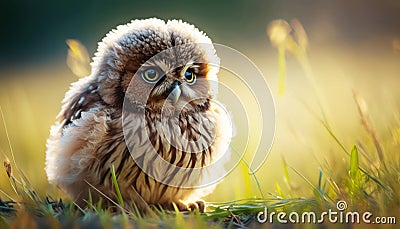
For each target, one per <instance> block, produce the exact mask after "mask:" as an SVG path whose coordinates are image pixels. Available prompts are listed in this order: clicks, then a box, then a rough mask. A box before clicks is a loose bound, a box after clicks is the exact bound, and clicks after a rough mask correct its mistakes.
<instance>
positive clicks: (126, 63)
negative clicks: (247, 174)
mask: <svg viewBox="0 0 400 229" xmlns="http://www.w3.org/2000/svg"><path fill="white" fill-rule="evenodd" d="M204 44H205V45H204ZM218 64H219V59H218V57H217V56H216V53H215V50H214V48H213V46H212V43H211V40H210V39H209V38H208V37H207V36H206V35H205V34H204V33H203V32H200V31H199V30H198V29H196V28H195V27H194V26H193V25H189V24H187V23H184V22H182V21H177V20H171V21H168V22H164V21H162V20H159V19H146V20H134V21H131V22H130V23H128V24H126V25H121V26H118V27H117V28H116V29H115V30H112V31H111V32H110V33H108V34H107V35H106V37H105V38H104V39H103V40H102V42H100V43H99V47H98V51H97V53H96V55H95V57H94V59H93V63H92V72H91V75H89V76H87V77H85V78H82V79H80V80H79V81H77V82H75V83H73V84H72V86H71V88H70V90H69V91H68V92H67V94H66V96H65V98H64V100H63V106H62V109H61V112H60V114H59V115H58V120H57V122H56V124H55V125H53V126H52V127H51V133H50V137H49V139H48V142H47V148H48V149H47V153H46V172H47V176H48V179H49V180H50V181H51V182H53V183H55V184H56V185H58V186H59V187H60V188H61V189H62V190H64V191H66V192H67V193H68V194H69V195H71V196H72V197H73V198H74V199H75V200H76V201H77V202H78V203H79V204H82V205H84V203H85V201H84V200H85V199H87V198H88V194H89V189H91V190H90V192H91V195H92V196H93V198H94V200H95V201H96V200H97V199H98V198H100V197H101V194H100V193H99V192H98V191H101V192H102V193H104V194H105V195H107V196H108V197H110V198H111V199H113V200H117V197H116V192H115V190H114V185H113V184H112V179H111V172H110V167H111V165H114V167H115V171H116V176H117V181H118V184H119V187H120V189H121V192H122V196H123V198H124V200H125V203H126V206H132V205H133V204H134V203H135V204H136V205H138V206H139V207H140V208H141V209H143V210H144V209H145V207H146V205H147V204H155V205H160V206H162V207H165V208H171V206H172V203H176V204H177V206H178V207H179V208H180V209H181V210H190V209H193V208H194V207H199V208H200V210H203V208H204V207H203V204H202V203H201V202H197V204H196V201H197V200H199V198H201V197H202V196H204V195H206V194H208V193H209V192H210V191H212V190H213V189H214V187H215V184H213V185H211V186H207V187H202V188H196V187H197V186H205V184H207V183H209V182H211V180H213V179H214V178H215V177H222V175H223V173H224V172H225V171H224V168H223V167H222V166H209V165H212V164H213V163H215V162H216V161H224V160H226V159H227V158H228V154H225V153H226V152H227V149H228V145H229V141H230V138H231V133H232V131H231V129H230V127H231V124H230V122H229V118H228V117H227V116H226V115H225V113H224V112H222V111H221V109H220V108H219V107H217V106H215V103H213V102H212V99H213V98H215V96H216V93H217V72H218ZM155 78H157V80H154V82H153V81H152V80H153V79H155ZM192 79H193V80H192ZM171 95H173V96H174V99H171ZM124 116H125V117H124ZM123 118H125V119H126V120H123ZM153 152H154V153H153ZM154 155H156V156H157V155H158V157H154ZM221 158H222V159H221ZM134 159H135V160H134ZM160 160H163V161H166V162H168V163H170V164H171V165H174V166H176V168H196V169H197V170H196V171H195V172H194V173H186V174H184V175H181V176H180V175H179V174H178V173H177V172H176V171H175V170H174V169H173V168H172V167H168V166H167V167H165V166H161V161H160ZM145 170H146V171H145ZM157 174H158V176H159V175H160V174H161V176H165V177H166V178H167V179H169V180H168V182H167V181H165V180H164V181H162V180H159V179H157V177H155V176H154V175H156V176H157ZM214 183H215V182H214ZM89 184H90V185H89ZM177 184H178V185H177ZM91 186H93V187H96V189H98V191H97V190H93V188H91Z"/></svg>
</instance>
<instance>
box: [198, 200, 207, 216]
mask: <svg viewBox="0 0 400 229" xmlns="http://www.w3.org/2000/svg"><path fill="white" fill-rule="evenodd" d="M196 204H197V206H198V207H199V212H200V213H204V211H205V210H206V203H205V202H204V201H203V200H198V201H196Z"/></svg>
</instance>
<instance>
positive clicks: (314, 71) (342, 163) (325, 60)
mask: <svg viewBox="0 0 400 229" xmlns="http://www.w3.org/2000/svg"><path fill="white" fill-rule="evenodd" d="M297 32H298V31H297ZM270 35H271V34H270ZM294 35H295V34H290V35H288V37H285V41H284V42H283V43H282V41H280V43H279V42H278V43H274V40H273V39H272V40H271V41H269V40H268V39H267V36H266V39H265V44H264V45H261V46H260V47H256V48H255V47H251V46H248V47H246V48H242V49H239V51H241V52H243V53H244V54H245V55H247V56H248V57H249V58H250V59H251V60H253V61H254V63H255V64H256V65H257V66H258V67H259V68H260V70H261V71H262V72H263V74H264V75H265V79H266V81H267V82H268V84H269V86H270V88H271V90H272V94H273V96H274V101H275V116H276V132H275V139H274V144H273V146H272V149H271V152H270V154H269V156H268V158H267V159H266V161H265V162H264V164H263V166H262V167H261V168H260V169H259V170H258V171H257V172H256V173H255V174H250V173H249V168H248V164H249V161H251V158H252V155H253V153H254V148H255V147H256V145H257V134H256V133H257V132H258V130H257V123H251V122H250V123H249V128H250V129H249V133H250V134H251V135H252V134H254V136H253V135H252V136H251V138H250V139H251V140H250V142H248V145H249V147H248V148H247V150H246V154H245V156H244V158H243V160H242V161H241V162H240V163H239V164H238V166H237V167H236V168H235V169H234V170H233V171H232V172H231V173H229V174H228V175H227V176H226V178H225V179H224V180H223V181H222V182H221V183H220V184H219V185H218V186H217V189H216V190H215V191H214V192H213V193H212V194H210V195H209V196H207V197H206V198H205V200H206V202H207V206H208V208H207V209H208V210H207V212H206V213H204V214H201V213H198V212H194V213H190V214H188V213H180V212H167V211H161V210H154V211H153V212H152V213H151V214H149V215H142V214H141V213H140V212H135V211H133V212H132V211H130V212H124V213H123V214H120V215H113V214H111V213H110V211H109V210H107V209H102V208H101V203H100V204H99V203H91V207H89V208H88V209H79V208H77V207H75V205H74V204H73V203H72V202H71V201H70V200H69V199H68V196H66V195H65V194H63V193H62V192H61V191H60V190H58V189H57V188H56V187H54V186H53V185H51V184H48V182H47V178H46V175H45V172H44V166H45V165H44V162H45V151H46V145H45V142H46V139H47V137H48V134H49V127H50V126H51V125H52V124H53V122H54V121H55V116H56V115H57V113H58V111H59V109H60V106H61V105H60V101H61V99H62V98H63V96H64V93H65V92H66V91H67V89H68V87H69V84H70V83H71V82H74V81H76V80H77V79H78V77H77V76H76V75H75V74H74V73H72V72H71V69H70V68H69V67H68V66H67V64H66V63H65V62H51V63H47V64H42V65H37V66H28V67H26V68H21V69H8V70H3V71H2V72H1V75H5V76H7V77H2V78H0V106H1V119H0V122H1V125H0V153H1V157H2V159H3V161H4V165H5V167H4V169H3V170H2V172H0V198H1V202H0V227H6V226H11V227H14V228H34V227H36V228H42V227H44V226H48V227H55V228H56V227H72V226H73V227H78V226H82V227H89V226H90V227H120V228H127V227H130V226H137V227H146V228H147V227H151V228H156V227H161V228H195V227H196V228H204V227H212V228H214V227H215V228H220V227H228V228H252V227H266V228H271V227H272V228H274V227H275V226H276V225H277V224H273V225H271V224H268V223H265V224H259V223H257V220H256V217H257V214H258V213H259V212H262V211H264V209H265V207H267V208H268V210H269V211H276V212H287V213H289V212H299V213H301V212H305V211H315V212H316V213H320V212H323V211H327V210H328V209H334V210H336V209H337V202H338V201H345V202H346V203H347V205H348V206H347V208H346V211H358V212H366V211H369V212H371V213H372V214H373V216H374V217H375V216H388V217H389V216H390V217H396V220H397V221H398V220H399V219H400V218H399V217H400V112H399V111H400V91H399V90H398V88H399V87H398V85H400V78H399V72H400V50H399V47H398V46H396V44H397V43H396V42H397V41H396V40H389V39H386V38H382V39H378V40H372V41H364V42H360V43H358V44H357V45H356V46H349V45H348V44H346V43H340V42H337V43H318V44H315V45H313V43H312V41H311V42H310V44H307V45H306V44H304V43H302V42H303V41H302V40H301V36H300V39H299V36H298V37H297V38H296V36H294ZM297 35H298V34H297ZM271 44H272V45H271ZM221 74H222V75H221V81H224V82H227V83H229V77H226V76H224V75H223V74H224V73H223V72H222V73H221ZM27 75H29V76H30V77H24V76H27ZM249 77H251V76H249ZM231 84H232V87H235V85H234V84H233V83H231ZM236 86H237V87H238V88H240V85H236ZM237 93H238V96H239V97H240V96H241V93H243V96H244V94H245V92H243V91H240V90H239V91H238V92H237ZM221 97H222V98H221V99H222V100H223V99H224V98H223V95H221ZM249 106H250V108H249V109H253V108H251V105H249ZM228 109H229V106H228ZM231 109H235V108H231ZM271 112H274V111H271ZM249 113H252V112H251V111H249ZM233 118H234V119H235V117H233ZM249 120H252V122H257V118H256V117H249ZM271 128H272V127H271ZM242 141H243V139H237V140H233V143H232V144H233V145H235V144H241V142H242ZM115 185H118V184H115ZM89 202H90V200H89ZM116 205H121V203H116ZM371 219H373V218H371ZM396 223H397V224H398V222H396ZM293 226H294V227H296V228H297V227H299V228H316V227H318V226H321V225H315V224H314V225H313V224H310V225H309V224H307V225H305V224H299V225H293ZM327 226H329V227H332V228H341V227H343V226H346V227H349V225H347V224H346V225H343V224H338V223H337V224H329V225H327ZM350 227H354V228H359V227H366V228H375V227H382V228H396V224H387V225H384V224H368V225H366V224H361V225H360V224H353V225H351V226H350Z"/></svg>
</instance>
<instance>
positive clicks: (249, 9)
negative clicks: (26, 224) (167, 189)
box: [0, 0, 400, 201]
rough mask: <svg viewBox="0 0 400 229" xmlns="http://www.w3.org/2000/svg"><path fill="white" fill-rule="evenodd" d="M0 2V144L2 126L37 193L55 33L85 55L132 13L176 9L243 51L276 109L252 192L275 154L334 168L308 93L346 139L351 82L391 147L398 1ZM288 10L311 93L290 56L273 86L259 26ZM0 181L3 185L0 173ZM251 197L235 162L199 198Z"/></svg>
mask: <svg viewBox="0 0 400 229" xmlns="http://www.w3.org/2000/svg"><path fill="white" fill-rule="evenodd" d="M0 9H1V14H0V18H1V20H0V25H1V26H0V28H1V30H0V31H1V36H0V106H1V108H2V111H3V114H4V123H3V120H0V122H1V125H0V154H1V157H2V158H3V157H4V158H5V157H8V158H10V159H11V150H10V147H9V141H8V139H7V136H6V130H5V126H6V127H7V129H8V133H9V139H10V143H11V146H12V148H13V151H14V154H15V159H16V162H17V165H18V168H20V169H21V170H22V171H23V172H24V173H25V175H26V176H27V177H28V179H29V180H30V182H31V184H32V186H33V187H34V188H35V189H37V190H38V191H39V192H40V191H43V192H44V193H48V192H49V189H51V190H54V191H55V192H56V190H55V188H54V187H52V186H51V185H48V184H47V178H46V175H45V172H44V166H45V164H44V162H45V150H46V146H45V144H46V138H47V137H48V134H49V128H50V126H51V125H52V124H53V123H54V121H55V117H56V115H57V113H58V112H59V110H60V106H61V104H60V102H61V100H62V98H63V97H64V94H65V92H66V91H67V90H68V88H69V84H70V83H71V82H74V81H76V80H77V79H78V77H77V76H75V75H74V74H73V73H72V72H71V70H70V69H69V68H68V66H67V64H66V55H67V52H68V47H67V45H66V40H67V39H76V40H79V41H80V42H81V43H82V44H83V45H84V46H86V48H87V49H88V52H89V55H90V56H92V55H93V53H94V52H95V50H96V46H97V42H99V41H100V40H101V39H102V38H103V37H104V36H105V34H106V33H107V32H108V31H110V30H111V29H113V28H115V27H116V26H117V25H119V24H124V23H126V22H129V21H130V20H132V19H141V18H149V17H158V18H161V19H165V20H166V19H182V20H184V21H187V22H189V23H192V24H194V25H195V26H197V27H198V28H199V29H201V30H203V31H205V32H206V33H207V35H208V36H209V37H210V38H211V39H212V40H213V42H216V43H220V44H224V45H227V46H230V47H232V48H234V49H236V50H238V51H240V52H242V53H243V54H245V55H247V56H248V57H249V58H250V59H251V60H252V61H253V62H254V63H255V64H256V65H257V66H258V67H259V68H260V70H261V71H262V72H263V74H264V75H265V78H266V80H267V82H268V83H269V85H270V88H271V90H272V93H273V94H274V99H275V106H276V116H277V127H276V136H275V143H274V145H273V147H272V150H271V153H270V155H269V157H268V159H267V160H266V162H265V163H264V165H263V167H262V168H261V169H260V170H259V171H258V172H257V177H258V179H259V181H260V183H261V188H262V191H263V192H264V194H266V193H268V192H271V193H275V191H276V190H275V189H276V184H277V183H278V184H280V185H281V186H283V182H284V178H283V177H284V175H283V170H282V162H281V160H282V157H284V158H285V159H286V161H287V163H288V165H290V166H292V167H294V168H296V169H297V170H299V171H300V172H301V173H302V174H303V175H305V176H306V177H308V178H309V179H310V180H312V181H316V179H317V176H318V168H319V167H324V166H327V164H330V166H332V167H333V168H334V167H335V166H338V167H339V166H342V165H343V166H346V165H345V163H346V160H345V159H344V158H345V157H346V155H345V154H344V153H343V152H341V151H340V149H339V147H338V146H337V145H336V144H335V142H334V141H333V140H332V137H330V136H329V134H328V133H327V132H326V131H325V130H324V128H323V127H322V125H321V123H320V122H319V120H318V118H317V117H315V116H314V115H313V114H312V112H310V111H309V110H308V109H307V108H306V107H310V109H311V110H312V111H314V112H315V113H316V114H317V116H320V115H321V113H320V112H319V107H318V105H317V103H318V100H320V101H321V104H322V107H323V109H324V111H325V113H326V114H327V119H328V120H329V123H330V126H331V128H332V130H333V131H334V133H335V134H336V135H337V137H338V138H339V139H340V140H341V141H342V143H343V144H344V146H345V147H347V148H348V149H350V148H351V146H352V145H354V144H356V143H357V142H360V141H363V140H365V138H366V137H365V136H364V135H360V133H363V130H362V126H361V124H360V119H359V116H358V113H357V107H356V105H355V102H354V100H353V91H355V92H357V93H358V94H359V95H361V96H362V98H363V100H364V101H365V105H366V106H367V107H368V114H369V115H370V117H371V119H372V120H373V121H372V124H373V125H374V128H376V131H377V133H378V136H379V137H380V140H382V141H385V142H388V143H389V144H391V145H393V144H394V145H395V146H397V147H398V144H399V143H398V142H395V141H394V140H393V139H394V138H393V136H392V135H394V134H395V132H392V126H393V125H395V124H396V123H397V124H398V123H399V122H400V121H399V107H400V90H399V85H400V14H399V12H400V2H399V1H396V0H384V1H374V0H353V1H344V0H339V1H312V0H303V1H289V0H274V1H255V0H250V1H244V0H242V1H238V0H232V1H208V0H207V1H201V2H194V3H189V2H187V1H175V2H174V3H170V2H168V1H124V0H116V1H105V0H97V1H93V0H92V1H77V0H69V1H48V0H45V1H40V2H35V1H22V0H21V1H2V2H1V3H0ZM295 18H296V19H298V20H299V21H300V22H301V24H302V25H303V27H304V29H305V31H306V33H307V35H308V39H309V46H308V48H307V54H308V60H309V63H310V65H311V68H312V71H313V77H314V80H315V83H316V85H317V88H318V91H319V94H318V96H316V95H315V93H314V92H313V90H314V89H313V88H312V85H310V82H309V81H308V80H307V79H306V76H305V73H304V71H303V69H302V67H301V65H300V64H299V62H298V60H297V59H296V58H295V57H294V56H293V55H290V54H288V55H287V56H286V82H285V83H286V90H285V93H284V94H282V95H278V93H277V89H278V74H279V67H278V51H277V49H276V47H273V46H272V45H271V44H270V42H269V39H268V37H267V32H266V30H267V26H268V24H269V23H270V22H271V21H272V20H275V19H284V20H288V21H290V20H291V19H295ZM228 80H229V79H228ZM316 97H318V98H316ZM228 109H229V107H228ZM232 109H234V108H232ZM271 112H272V111H271ZM3 124H5V125H3ZM271 128H272V127H271ZM395 131H396V130H395ZM398 134H400V130H399V132H398ZM396 144H397V145H396ZM389 153H390V152H389ZM250 154H251V152H248V155H246V158H247V159H248V160H250V159H251V155H250ZM327 161H328V162H327ZM291 176H293V180H294V181H293V182H294V184H295V186H296V187H295V188H298V189H302V187H303V186H305V185H304V181H303V180H301V179H300V178H299V177H296V175H294V174H291ZM232 187H233V188H232ZM292 188H293V187H292ZM0 189H1V190H4V191H7V190H9V189H10V186H9V182H8V179H7V176H6V173H5V172H1V171H0ZM305 189H307V188H305ZM307 191H309V190H304V193H307ZM50 192H51V191H50ZM0 196H1V195H0ZM253 196H260V194H259V191H258V189H257V185H256V183H255V181H254V179H253V177H251V176H249V175H248V174H247V168H246V166H245V165H244V164H240V165H239V166H238V167H237V168H236V169H235V170H234V171H233V172H232V173H231V174H229V175H228V176H227V178H226V179H225V181H223V182H222V183H221V184H220V185H219V186H218V188H217V190H216V191H215V192H214V193H213V194H211V195H210V196H208V197H207V198H206V200H209V201H227V200H231V199H237V198H246V197H253ZM1 197H2V198H4V196H1Z"/></svg>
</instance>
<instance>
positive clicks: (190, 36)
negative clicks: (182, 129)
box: [91, 18, 219, 112]
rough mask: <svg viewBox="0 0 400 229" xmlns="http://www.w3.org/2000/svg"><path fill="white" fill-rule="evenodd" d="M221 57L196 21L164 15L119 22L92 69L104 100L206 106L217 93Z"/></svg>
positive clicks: (138, 104) (170, 106) (149, 106)
mask: <svg viewBox="0 0 400 229" xmlns="http://www.w3.org/2000/svg"><path fill="white" fill-rule="evenodd" d="M218 66H219V58H218V57H217V56H216V52H215V49H214V47H213V45H212V43H211V40H210V39H209V38H208V37H207V36H206V35H205V34H204V33H203V32H201V31H199V30H198V29H197V28H195V27H194V26H193V25H190V24H188V23H185V22H182V21H178V20H170V21H167V22H164V21H163V20H160V19H155V18H153V19H146V20H134V21H131V22H130V23H128V24H125V25H120V26H118V27H117V28H116V29H114V30H112V31H111V32H110V33H108V34H107V36H106V37H105V38H103V40H102V41H101V42H100V43H99V47H98V51H97V53H96V55H95V58H94V61H93V63H92V69H93V70H92V75H91V77H93V78H95V80H97V81H98V82H99V85H100V88H99V92H100V95H101V97H102V98H103V100H104V101H105V102H106V103H108V104H110V105H113V106H122V103H123V102H124V99H125V101H129V102H130V103H131V104H133V105H134V106H136V107H138V108H146V109H149V110H152V111H156V112H159V111H161V110H162V109H164V110H168V111H175V110H180V111H181V112H190V111H199V110H204V109H207V108H208V106H209V100H210V99H211V98H213V97H214V96H215V95H216V93H217V72H218V69H219V67H218Z"/></svg>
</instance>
